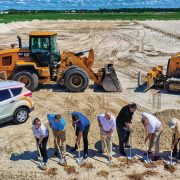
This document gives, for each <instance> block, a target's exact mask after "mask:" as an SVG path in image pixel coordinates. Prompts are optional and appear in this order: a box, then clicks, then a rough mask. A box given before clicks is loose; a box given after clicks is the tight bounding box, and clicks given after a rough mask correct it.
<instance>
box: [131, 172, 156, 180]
mask: <svg viewBox="0 0 180 180" xmlns="http://www.w3.org/2000/svg"><path fill="white" fill-rule="evenodd" d="M157 174H158V173H157V172H156V171H145V172H143V173H138V174H131V175H128V178H129V179H131V180H143V179H144V177H148V176H154V175H157Z"/></svg>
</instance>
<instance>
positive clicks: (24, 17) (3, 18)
mask: <svg viewBox="0 0 180 180" xmlns="http://www.w3.org/2000/svg"><path fill="white" fill-rule="evenodd" d="M34 19H38V20H58V19H63V20H73V19H74V20H140V21H141V20H150V19H155V20H180V12H157V13H155V12H142V13H140V12H137V13H134V12H133V13H126V12H124V13H59V12H37V13H36V12H31V13H28V12H24V13H18V12H17V13H14V14H11V13H10V14H0V23H9V22H12V21H31V20H34Z"/></svg>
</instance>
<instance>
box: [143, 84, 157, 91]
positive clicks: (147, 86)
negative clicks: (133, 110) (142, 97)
mask: <svg viewBox="0 0 180 180" xmlns="http://www.w3.org/2000/svg"><path fill="white" fill-rule="evenodd" d="M143 86H144V90H143V92H147V91H148V90H149V89H151V88H152V87H153V86H154V82H152V83H151V84H148V83H147V82H146V83H144V85H143Z"/></svg>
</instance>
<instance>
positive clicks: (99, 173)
mask: <svg viewBox="0 0 180 180" xmlns="http://www.w3.org/2000/svg"><path fill="white" fill-rule="evenodd" d="M108 175H109V172H107V171H104V170H102V171H99V172H97V176H101V177H107V176H108Z"/></svg>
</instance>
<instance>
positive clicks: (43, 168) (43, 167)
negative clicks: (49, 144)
mask: <svg viewBox="0 0 180 180" xmlns="http://www.w3.org/2000/svg"><path fill="white" fill-rule="evenodd" d="M38 167H39V168H40V169H42V170H46V169H47V166H46V165H45V164H44V163H42V162H40V163H39V164H38Z"/></svg>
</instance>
